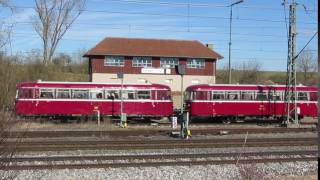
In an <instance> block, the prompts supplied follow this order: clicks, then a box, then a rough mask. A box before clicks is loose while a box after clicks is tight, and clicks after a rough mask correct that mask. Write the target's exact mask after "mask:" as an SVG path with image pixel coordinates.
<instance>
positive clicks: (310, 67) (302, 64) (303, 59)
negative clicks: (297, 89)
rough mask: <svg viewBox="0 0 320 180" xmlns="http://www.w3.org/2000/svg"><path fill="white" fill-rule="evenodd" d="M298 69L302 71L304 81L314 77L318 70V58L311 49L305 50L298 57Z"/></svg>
mask: <svg viewBox="0 0 320 180" xmlns="http://www.w3.org/2000/svg"><path fill="white" fill-rule="evenodd" d="M297 71H298V72H302V74H303V82H307V81H308V79H310V78H312V77H313V74H315V72H316V71H317V62H316V58H315V57H314V56H313V54H312V53H311V51H310V50H305V51H303V52H302V53H301V54H300V56H299V57H298V59H297Z"/></svg>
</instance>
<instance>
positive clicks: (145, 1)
mask: <svg viewBox="0 0 320 180" xmlns="http://www.w3.org/2000/svg"><path fill="white" fill-rule="evenodd" d="M104 1H105V2H113V3H126V4H128V3H129V4H142V5H161V6H175V7H179V6H180V7H187V6H188V4H189V3H177V2H168V1H167V2H165V1H152V0H104ZM189 5H190V6H191V7H196V8H228V5H225V4H213V3H190V4H189ZM237 8H245V9H262V10H273V11H282V9H280V8H272V7H266V6H248V5H241V6H239V7H237ZM310 11H313V12H317V10H314V9H312V10H310Z"/></svg>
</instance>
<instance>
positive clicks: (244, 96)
mask: <svg viewBox="0 0 320 180" xmlns="http://www.w3.org/2000/svg"><path fill="white" fill-rule="evenodd" d="M253 97H254V94H253V92H250V91H241V100H245V101H248V100H253Z"/></svg>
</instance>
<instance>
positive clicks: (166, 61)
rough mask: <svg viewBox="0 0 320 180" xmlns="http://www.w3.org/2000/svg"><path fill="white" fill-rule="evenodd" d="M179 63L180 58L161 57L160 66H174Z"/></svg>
mask: <svg viewBox="0 0 320 180" xmlns="http://www.w3.org/2000/svg"><path fill="white" fill-rule="evenodd" d="M178 64H179V59H178V58H172V57H162V58H160V67H163V68H167V67H169V68H174V67H175V66H177V65H178Z"/></svg>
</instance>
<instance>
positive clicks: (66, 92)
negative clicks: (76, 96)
mask: <svg viewBox="0 0 320 180" xmlns="http://www.w3.org/2000/svg"><path fill="white" fill-rule="evenodd" d="M56 93H57V96H56V97H57V99H69V98H70V89H57V91H56Z"/></svg>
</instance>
